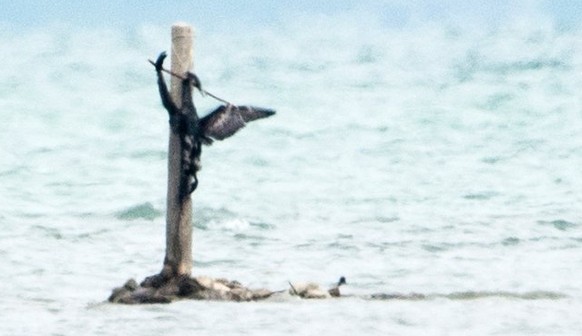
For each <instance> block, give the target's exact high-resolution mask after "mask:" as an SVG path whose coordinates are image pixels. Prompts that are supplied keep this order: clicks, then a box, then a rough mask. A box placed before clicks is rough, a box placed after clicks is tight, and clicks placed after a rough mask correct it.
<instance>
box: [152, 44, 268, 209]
mask: <svg viewBox="0 0 582 336" xmlns="http://www.w3.org/2000/svg"><path fill="white" fill-rule="evenodd" d="M166 56H167V55H166V53H165V52H162V53H161V54H160V55H159V56H158V59H157V60H156V62H155V67H156V72H157V74H158V87H159V90H160V96H161V98H162V104H163V105H164V107H165V108H166V110H168V113H169V115H170V129H171V131H172V132H173V133H175V134H177V135H178V136H179V137H180V144H181V149H182V151H181V153H180V155H181V168H180V170H181V176H180V188H179V189H180V200H184V198H186V197H187V196H188V195H190V194H191V193H192V192H193V191H194V190H195V189H196V187H197V186H198V178H197V176H196V173H197V172H198V171H199V170H200V167H201V166H200V155H201V154H202V145H203V144H204V145H210V144H212V142H213V140H224V139H226V138H228V137H230V136H232V135H233V134H235V133H236V132H237V131H239V130H240V129H241V128H243V127H244V126H245V124H246V123H248V122H250V121H253V120H257V119H261V118H266V117H270V116H272V115H273V114H275V111H274V110H272V109H268V108H260V107H254V106H236V105H232V104H226V105H222V106H219V107H218V108H217V109H215V110H214V111H212V112H210V113H209V114H208V115H207V116H205V117H203V118H199V117H198V114H197V113H196V107H195V106H194V102H193V99H192V87H193V86H194V87H195V88H197V89H198V90H199V91H201V92H202V86H201V84H200V80H199V79H198V77H197V76H196V75H195V74H193V73H191V72H188V73H186V75H185V77H184V79H183V80H182V105H181V107H180V108H178V106H177V105H176V104H175V103H174V102H173V101H172V98H171V97H170V94H169V92H168V88H167V86H166V82H165V80H164V75H163V74H162V70H163V64H164V59H165V58H166Z"/></svg>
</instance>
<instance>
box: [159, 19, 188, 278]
mask: <svg viewBox="0 0 582 336" xmlns="http://www.w3.org/2000/svg"><path fill="white" fill-rule="evenodd" d="M193 38H194V31H193V29H192V27H191V26H189V25H187V24H184V23H176V24H174V25H173V26H172V53H171V54H172V55H171V61H172V71H173V72H174V73H177V74H184V73H186V72H187V71H191V69H192V67H193V56H192V55H193ZM170 95H171V96H172V100H173V101H174V103H175V104H176V105H177V106H178V107H181V105H182V83H181V79H179V78H176V77H174V76H172V79H171V86H170ZM180 153H181V144H180V137H179V136H178V135H176V134H174V133H173V132H171V131H170V140H169V148H168V195H167V214H166V256H165V258H164V267H163V269H162V274H163V275H165V276H167V277H176V276H180V275H190V274H191V272H192V199H191V197H190V196H188V197H186V198H185V199H184V200H183V201H182V202H180V196H179V185H180V183H179V182H180V181H179V179H180Z"/></svg>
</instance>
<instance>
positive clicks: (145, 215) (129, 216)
mask: <svg viewBox="0 0 582 336" xmlns="http://www.w3.org/2000/svg"><path fill="white" fill-rule="evenodd" d="M160 216H162V212H161V211H159V210H157V209H155V208H154V206H153V205H152V204H151V203H149V202H146V203H143V204H138V205H135V206H132V207H130V208H128V209H125V210H122V211H119V212H117V213H116V214H115V217H116V218H117V219H120V220H134V219H147V220H154V219H156V218H158V217H160Z"/></svg>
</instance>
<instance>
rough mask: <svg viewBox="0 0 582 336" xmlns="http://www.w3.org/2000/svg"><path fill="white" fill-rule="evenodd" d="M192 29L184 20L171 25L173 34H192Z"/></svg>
mask: <svg viewBox="0 0 582 336" xmlns="http://www.w3.org/2000/svg"><path fill="white" fill-rule="evenodd" d="M193 32H194V29H193V28H192V26H191V25H189V24H187V23H185V22H176V23H174V24H173V25H172V35H173V36H192V35H193Z"/></svg>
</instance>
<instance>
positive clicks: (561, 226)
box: [538, 219, 578, 231]
mask: <svg viewBox="0 0 582 336" xmlns="http://www.w3.org/2000/svg"><path fill="white" fill-rule="evenodd" d="M538 224H540V225H548V226H553V227H554V228H556V229H558V230H560V231H567V230H569V229H572V228H575V227H577V226H578V224H576V223H572V222H569V221H567V220H564V219H556V220H553V221H543V220H541V221H538Z"/></svg>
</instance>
